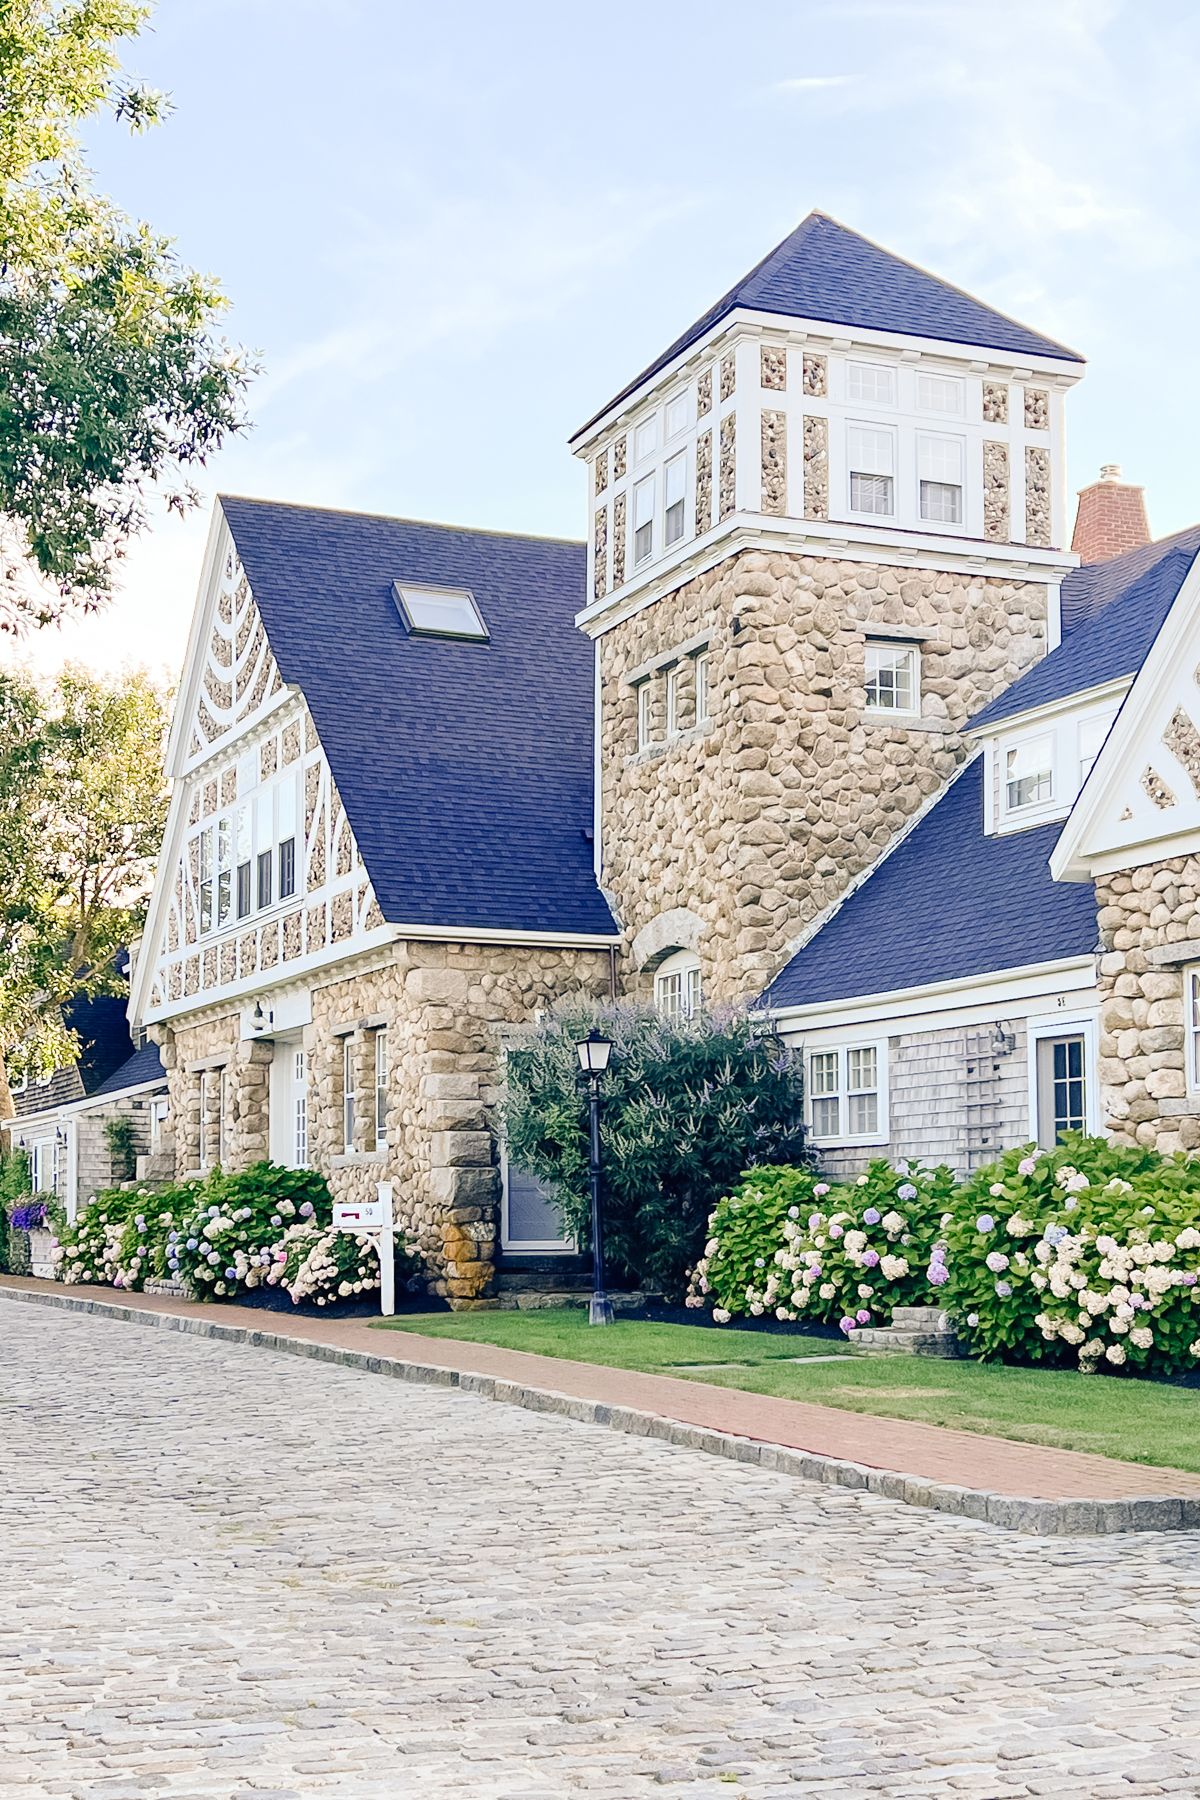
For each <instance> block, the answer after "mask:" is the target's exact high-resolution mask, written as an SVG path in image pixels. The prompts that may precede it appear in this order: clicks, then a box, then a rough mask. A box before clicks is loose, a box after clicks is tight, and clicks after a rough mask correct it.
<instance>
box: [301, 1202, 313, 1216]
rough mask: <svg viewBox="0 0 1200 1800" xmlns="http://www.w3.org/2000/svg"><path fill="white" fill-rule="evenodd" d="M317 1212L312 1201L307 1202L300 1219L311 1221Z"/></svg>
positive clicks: (302, 1208)
mask: <svg viewBox="0 0 1200 1800" xmlns="http://www.w3.org/2000/svg"><path fill="white" fill-rule="evenodd" d="M315 1211H316V1208H315V1207H314V1206H313V1203H312V1201H311V1200H306V1201H305V1202H304V1205H303V1206H302V1207H301V1208H300V1217H301V1218H302V1219H311V1218H312V1216H313V1213H314V1212H315Z"/></svg>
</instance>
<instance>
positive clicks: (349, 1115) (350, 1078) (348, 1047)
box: [342, 1038, 355, 1156]
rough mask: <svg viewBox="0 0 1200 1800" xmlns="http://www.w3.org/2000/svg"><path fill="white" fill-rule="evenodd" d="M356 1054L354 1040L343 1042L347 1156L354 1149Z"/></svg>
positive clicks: (343, 1130) (343, 1140)
mask: <svg viewBox="0 0 1200 1800" xmlns="http://www.w3.org/2000/svg"><path fill="white" fill-rule="evenodd" d="M354 1052H355V1046H354V1042H353V1039H351V1038H343V1040H342V1143H343V1145H344V1147H345V1151H346V1154H347V1156H348V1155H349V1154H350V1152H351V1151H352V1150H353V1149H354Z"/></svg>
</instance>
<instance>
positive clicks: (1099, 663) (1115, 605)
mask: <svg viewBox="0 0 1200 1800" xmlns="http://www.w3.org/2000/svg"><path fill="white" fill-rule="evenodd" d="M1156 548H1157V550H1158V556H1157V557H1156V558H1150V557H1149V556H1148V554H1147V553H1148V551H1149V550H1152V549H1156ZM1197 549H1200V528H1195V529H1193V530H1192V531H1186V532H1181V533H1180V534H1179V535H1178V537H1175V538H1166V539H1164V540H1163V541H1162V543H1161V544H1159V545H1157V546H1155V545H1146V546H1144V547H1143V548H1142V549H1140V550H1131V551H1129V552H1128V553H1127V554H1126V555H1125V556H1118V557H1114V558H1113V560H1112V563H1111V564H1110V563H1100V564H1097V565H1095V572H1097V573H1098V572H1099V571H1101V570H1104V571H1107V572H1108V573H1107V577H1106V579H1105V580H1104V581H1096V580H1093V581H1092V582H1089V583H1088V584H1086V585H1082V584H1081V585H1080V586H1079V587H1076V588H1075V589H1073V590H1072V591H1071V593H1070V595H1069V597H1068V599H1069V604H1070V607H1071V617H1072V619H1073V621H1074V625H1073V629H1072V630H1071V631H1070V633H1069V635H1067V636H1065V637H1064V638H1063V641H1062V643H1061V644H1059V646H1058V647H1057V649H1055V650H1052V651H1051V652H1050V654H1049V656H1047V657H1044V658H1043V660H1042V661H1041V662H1040V663H1035V664H1034V666H1033V668H1032V669H1030V670H1028V672H1027V673H1026V674H1024V675H1022V676H1021V678H1020V680H1019V681H1014V682H1013V685H1012V686H1011V687H1010V688H1008V689H1007V690H1006V691H1005V692H1004V693H1003V694H1001V695H999V696H998V697H997V698H996V699H995V700H993V701H991V702H990V704H989V705H987V706H985V707H984V708H983V711H982V712H978V713H976V715H975V717H974V718H973V719H972V720H971V722H970V725H969V727H968V729H969V730H971V731H977V730H979V729H980V728H981V727H983V726H990V725H998V724H999V723H1000V722H1001V720H1003V719H1012V718H1016V717H1017V716H1018V715H1019V714H1021V713H1026V712H1031V711H1032V710H1033V709H1034V708H1035V707H1039V706H1048V705H1049V704H1050V703H1051V701H1054V700H1065V699H1067V698H1068V697H1069V696H1070V695H1072V694H1080V693H1083V692H1084V691H1085V690H1086V689H1088V688H1094V687H1100V686H1101V685H1102V684H1103V683H1104V682H1106V681H1116V680H1117V679H1119V678H1120V677H1121V676H1126V675H1134V674H1136V673H1137V671H1138V669H1140V667H1141V665H1142V662H1143V660H1144V659H1145V656H1146V654H1147V652H1148V651H1149V649H1150V646H1151V644H1153V642H1154V640H1155V638H1156V637H1157V636H1158V633H1159V631H1160V629H1161V627H1162V623H1163V620H1164V619H1165V618H1166V616H1167V614H1168V613H1169V612H1170V610H1171V607H1172V605H1173V603H1174V600H1175V596H1176V595H1177V594H1178V592H1179V590H1180V588H1181V587H1182V585H1183V579H1184V576H1185V575H1186V574H1187V572H1188V570H1189V569H1190V568H1191V566H1192V562H1193V560H1194V558H1195V556H1196V552H1197ZM1118 563H1123V564H1126V565H1128V566H1127V567H1126V568H1125V569H1124V570H1121V569H1118V568H1117V566H1116V565H1117V564H1118ZM1084 574H1088V575H1091V574H1093V570H1091V569H1088V570H1084V569H1076V570H1073V571H1072V573H1071V574H1070V575H1068V576H1067V577H1066V579H1065V580H1064V582H1063V593H1064V596H1065V597H1066V596H1067V589H1068V584H1069V583H1070V582H1072V581H1073V580H1075V578H1076V577H1077V576H1080V575H1084ZM1065 618H1066V605H1064V619H1065Z"/></svg>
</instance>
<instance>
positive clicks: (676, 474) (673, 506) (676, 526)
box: [663, 453, 687, 544]
mask: <svg viewBox="0 0 1200 1800" xmlns="http://www.w3.org/2000/svg"><path fill="white" fill-rule="evenodd" d="M663 487H664V490H665V496H666V498H665V506H666V513H665V516H664V519H663V536H664V539H665V541H666V542H667V543H668V544H677V543H678V542H679V540H680V538H681V537H682V536H683V533H684V529H685V523H686V522H685V519H684V508H685V500H686V495H687V457H686V455H684V454H682V453H681V454H680V455H679V456H673V457H672V458H671V460H670V462H669V463H668V464H667V466H666V468H665V469H664V470H663Z"/></svg>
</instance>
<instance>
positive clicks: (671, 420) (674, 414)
mask: <svg viewBox="0 0 1200 1800" xmlns="http://www.w3.org/2000/svg"><path fill="white" fill-rule="evenodd" d="M690 401H691V396H690V394H689V393H688V392H687V391H686V390H685V391H684V392H683V393H682V394H676V395H675V397H674V398H673V399H671V400H668V401H667V406H666V428H667V436H668V437H669V438H673V437H678V436H679V433H680V432H681V431H686V430H687V428H688V426H689V425H690V424H691V417H692V409H691V404H690Z"/></svg>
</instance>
